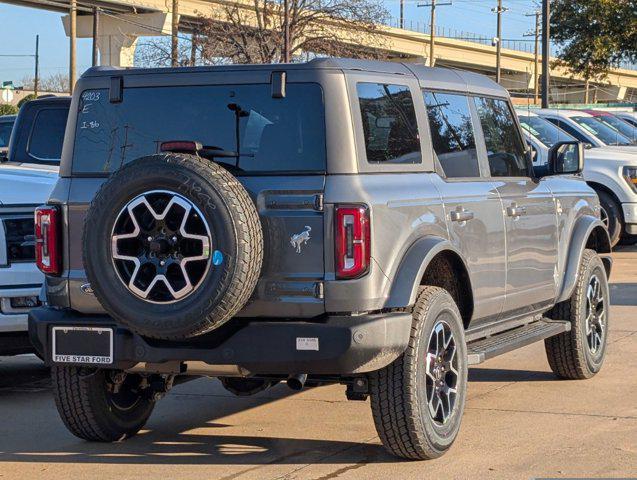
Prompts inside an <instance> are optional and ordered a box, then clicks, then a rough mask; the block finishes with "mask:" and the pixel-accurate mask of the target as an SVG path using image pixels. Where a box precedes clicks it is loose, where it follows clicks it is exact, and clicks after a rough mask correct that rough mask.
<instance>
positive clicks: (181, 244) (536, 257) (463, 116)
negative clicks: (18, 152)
mask: <svg viewBox="0 0 637 480" xmlns="http://www.w3.org/2000/svg"><path fill="white" fill-rule="evenodd" d="M71 112H72V113H71V115H70V117H69V124H68V129H67V137H66V139H65V142H64V150H63V154H62V164H61V169H60V175H61V178H60V180H59V181H58V183H57V185H56V187H55V189H54V191H53V193H52V195H51V198H50V200H49V203H48V205H46V206H43V207H41V208H39V209H38V211H37V213H36V215H37V219H38V222H37V231H38V232H39V236H38V242H39V243H38V249H39V258H40V264H41V267H42V269H43V270H44V271H45V272H46V273H47V277H46V286H47V294H48V301H49V303H50V306H49V307H47V308H39V309H35V310H33V311H32V312H31V314H30V317H29V330H30V334H31V338H32V341H33V342H34V345H35V346H36V348H37V349H38V352H39V353H40V354H41V355H42V356H43V358H45V361H46V362H47V363H48V364H49V365H51V366H52V367H53V368H52V379H53V385H54V392H55V398H56V403H57V406H58V411H59V413H60V415H61V417H62V419H63V421H64V423H65V424H66V426H67V427H68V429H69V430H70V431H71V432H73V433H74V434H75V435H77V436H78V437H80V438H84V439H87V440H93V441H116V440H120V439H122V438H125V437H128V436H132V435H134V434H135V433H137V432H138V431H139V430H140V429H141V428H142V427H143V425H144V424H145V423H146V421H147V419H148V417H149V415H150V414H151V412H152V410H153V407H154V405H155V402H156V401H157V400H158V399H159V398H160V397H161V396H162V395H163V394H165V393H166V392H167V391H168V390H170V388H171V386H172V385H174V383H175V382H177V381H180V379H181V378H183V377H185V376H207V377H218V378H220V379H221V381H222V383H223V385H224V386H225V387H226V388H227V389H228V390H230V391H232V392H234V393H236V394H238V395H250V394H253V393H256V392H258V391H261V390H263V389H265V388H268V387H270V386H272V385H274V384H276V383H278V382H280V381H285V380H286V379H287V382H288V385H290V386H291V387H292V388H296V389H300V388H302V387H303V385H304V384H305V382H306V381H309V382H311V383H312V384H314V385H316V384H327V383H342V384H345V385H346V386H347V390H346V391H347V397H348V398H349V399H352V400H365V399H367V398H368V397H371V407H372V413H373V417H374V421H375V424H376V428H377V430H378V433H379V435H380V438H381V440H382V442H383V444H384V445H385V447H386V448H387V449H388V450H389V451H390V452H392V453H393V454H395V455H397V456H400V457H404V458H410V459H425V458H433V457H437V456H440V455H441V454H443V453H444V452H445V451H446V450H447V449H448V448H449V447H450V446H451V444H452V443H453V441H454V439H455V438H456V435H457V433H458V430H459V428H460V421H461V417H462V413H463V410H464V403H465V399H466V395H467V391H466V388H467V373H468V365H469V364H476V363H480V362H482V361H484V360H486V359H488V358H491V357H492V356H495V355H498V354H501V353H504V352H507V351H510V350H512V349H515V348H519V347H521V346H524V345H528V344H529V343H532V342H535V341H540V340H545V344H546V351H547V355H548V359H549V364H550V365H551V368H552V369H553V371H554V372H555V373H556V375H557V376H558V377H560V378H570V379H583V378H589V377H591V376H593V375H594V374H595V373H596V372H598V371H599V369H600V368H601V365H602V362H603V359H604V355H605V350H606V342H607V332H608V321H609V318H608V314H609V305H608V302H609V290H608V283H607V276H608V274H609V273H610V268H611V260H610V258H609V256H608V253H609V252H610V243H609V238H608V234H607V232H606V228H605V227H604V225H603V223H602V222H601V220H600V218H599V203H598V200H597V196H596V195H595V192H594V191H593V190H591V189H590V188H589V187H588V186H587V185H586V183H585V182H584V181H583V180H582V178H581V175H580V172H581V169H582V160H583V153H582V147H581V144H579V143H578V142H565V143H561V144H556V145H554V146H553V147H552V149H551V152H550V156H549V165H550V168H549V169H548V171H547V172H546V175H545V176H544V177H543V178H537V177H535V175H534V173H533V168H532V165H531V158H530V155H529V151H528V149H526V147H525V143H524V140H523V137H522V132H521V130H520V127H519V124H518V122H517V119H516V116H515V114H514V111H513V109H512V106H511V103H510V99H509V96H508V93H507V91H506V90H504V89H503V88H501V87H500V86H498V85H497V84H496V83H494V82H493V81H491V80H489V79H488V78H486V77H483V76H480V75H476V74H472V73H464V72H459V71H453V70H445V69H439V68H434V69H431V68H426V67H422V66H416V65H406V64H405V65H403V64H399V63H381V62H365V61H355V60H338V59H320V60H315V61H312V62H310V63H307V64H294V65H260V66H254V65H252V66H239V65H233V66H223V67H201V68H187V69H156V70H153V69H150V70H145V69H130V70H107V69H91V70H89V71H88V72H87V73H86V74H85V75H84V76H83V77H82V78H81V79H80V81H79V82H78V84H77V87H76V93H75V94H74V97H73V103H72V106H71ZM149 119H152V121H149ZM309 422H310V423H311V421H309Z"/></svg>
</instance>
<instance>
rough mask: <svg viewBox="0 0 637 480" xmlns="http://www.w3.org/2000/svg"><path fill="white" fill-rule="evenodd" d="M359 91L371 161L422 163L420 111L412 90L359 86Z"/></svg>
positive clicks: (373, 85)
mask: <svg viewBox="0 0 637 480" xmlns="http://www.w3.org/2000/svg"><path fill="white" fill-rule="evenodd" d="M357 91H358V101H359V104H360V109H361V115H362V119H363V133H364V135H365V150H366V153H367V161H368V162H369V163H400V164H414V163H420V162H421V161H422V157H421V152H420V137H419V135H418V123H417V121H416V109H415V107H414V100H413V98H412V96H411V91H410V90H409V87H407V86H404V85H388V84H381V83H359V84H358V85H357Z"/></svg>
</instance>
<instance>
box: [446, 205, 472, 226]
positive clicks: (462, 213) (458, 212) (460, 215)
mask: <svg viewBox="0 0 637 480" xmlns="http://www.w3.org/2000/svg"><path fill="white" fill-rule="evenodd" d="M449 216H450V218H451V221H452V222H460V223H462V222H468V221H469V220H472V219H473V217H474V214H473V212H470V211H469V210H465V209H464V208H463V207H458V208H456V209H455V210H454V211H452V212H451V214H450V215H449Z"/></svg>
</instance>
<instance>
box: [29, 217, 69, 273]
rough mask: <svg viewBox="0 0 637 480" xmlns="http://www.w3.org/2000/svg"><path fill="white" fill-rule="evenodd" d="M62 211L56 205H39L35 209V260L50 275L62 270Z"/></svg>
mask: <svg viewBox="0 0 637 480" xmlns="http://www.w3.org/2000/svg"><path fill="white" fill-rule="evenodd" d="M60 243H61V242H60V212H59V210H58V209H57V208H56V207H49V206H44V207H38V208H36V210H35V261H36V263H37V265H38V268H39V269H40V270H42V271H43V272H44V273H46V274H48V275H59V274H60V273H61V271H62V255H61V253H62V252H61V249H60Z"/></svg>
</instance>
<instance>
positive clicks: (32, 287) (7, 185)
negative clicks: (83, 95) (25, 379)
mask: <svg viewBox="0 0 637 480" xmlns="http://www.w3.org/2000/svg"><path fill="white" fill-rule="evenodd" d="M69 106H70V99H69V98H66V97H61V98H60V97H59V98H45V99H39V100H34V101H32V102H29V103H27V104H25V105H24V106H23V107H22V108H21V109H20V113H19V114H18V117H17V119H16V121H15V125H14V128H13V131H12V133H11V140H10V143H9V150H8V152H0V355H17V354H21V353H29V352H31V351H33V350H32V347H31V344H30V342H29V340H28V336H27V314H28V312H29V310H30V309H31V308H32V307H35V306H38V305H39V304H40V289H41V286H42V282H43V281H44V276H43V275H42V273H41V272H40V271H39V270H38V269H37V267H36V265H35V248H34V247H35V235H34V233H35V232H34V226H33V225H34V223H33V211H34V210H35V207H37V206H38V205H41V204H43V203H45V202H46V201H47V199H48V198H49V195H50V193H51V190H52V189H53V186H54V185H55V182H56V181H57V177H58V164H59V161H60V160H59V159H60V154H61V151H62V143H63V140H64V130H65V128H66V118H67V116H68V111H69Z"/></svg>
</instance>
